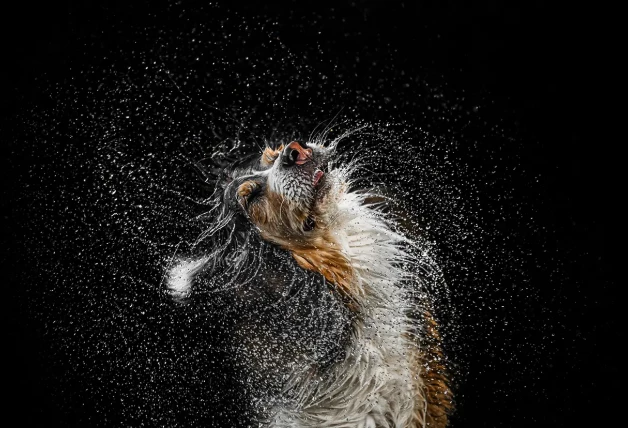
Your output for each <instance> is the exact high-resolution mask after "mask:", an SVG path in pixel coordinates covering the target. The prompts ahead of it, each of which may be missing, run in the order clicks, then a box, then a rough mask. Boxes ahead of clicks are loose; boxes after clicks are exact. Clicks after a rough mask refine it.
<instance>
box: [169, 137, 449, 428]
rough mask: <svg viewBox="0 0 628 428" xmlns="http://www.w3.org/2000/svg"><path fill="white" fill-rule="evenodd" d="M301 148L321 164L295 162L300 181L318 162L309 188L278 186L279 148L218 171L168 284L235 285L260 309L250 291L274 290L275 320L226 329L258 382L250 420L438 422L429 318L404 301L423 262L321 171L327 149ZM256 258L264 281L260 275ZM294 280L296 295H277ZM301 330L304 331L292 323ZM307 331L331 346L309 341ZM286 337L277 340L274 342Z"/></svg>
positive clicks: (441, 389)
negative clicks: (203, 219) (191, 246)
mask: <svg viewBox="0 0 628 428" xmlns="http://www.w3.org/2000/svg"><path fill="white" fill-rule="evenodd" d="M307 147H309V148H310V149H312V150H313V151H314V154H317V153H319V155H318V156H320V159H322V161H320V163H318V162H312V164H313V165H314V166H311V167H310V166H308V165H309V164H306V167H309V168H310V169H311V171H308V170H307V169H306V168H303V170H299V173H300V174H301V175H300V176H299V177H301V176H303V177H306V178H305V179H304V180H305V181H307V180H308V179H309V178H308V177H311V176H312V174H314V173H315V172H314V171H316V170H317V169H315V167H316V168H318V167H321V168H322V166H321V165H322V164H323V163H325V164H327V163H329V167H328V170H327V171H326V176H325V179H326V181H325V182H324V183H323V184H322V185H321V186H320V187H321V189H319V191H318V193H316V192H312V191H311V189H310V188H308V187H303V189H301V188H290V189H286V188H285V186H286V185H285V183H287V182H290V183H292V181H294V180H293V178H294V177H291V178H290V179H286V178H285V174H286V172H285V171H283V170H281V169H280V167H279V166H278V164H277V159H278V158H281V155H282V153H283V151H284V147H283V146H280V147H279V148H277V149H267V150H265V151H264V152H263V153H262V155H261V156H259V155H258V156H257V157H254V158H253V160H252V162H253V163H252V165H254V166H253V167H251V166H250V165H251V163H250V162H251V160H248V161H247V162H249V164H248V166H246V165H247V164H246V163H245V162H239V163H236V164H232V165H230V166H228V167H227V168H226V169H225V171H224V173H223V176H222V177H221V178H220V179H219V180H218V181H217V183H216V192H215V194H214V198H213V202H212V205H213V208H212V211H211V212H210V213H209V216H210V218H211V224H212V225H211V226H210V227H208V229H207V230H206V232H205V234H204V236H202V240H204V241H209V242H210V243H211V245H209V246H208V248H210V249H209V250H207V251H206V253H204V254H200V255H197V256H195V257H193V256H190V257H187V258H181V259H179V260H177V261H176V263H174V266H173V267H172V268H171V270H170V273H169V281H168V284H169V288H170V290H171V292H172V294H173V296H175V297H176V298H179V299H186V298H188V296H189V295H190V293H193V288H192V285H193V284H194V283H195V282H196V283H201V284H202V283H203V281H204V287H206V288H214V289H216V288H217V289H221V288H222V289H229V288H230V287H236V288H237V289H238V290H240V291H241V293H242V295H241V296H239V298H241V299H243V300H246V299H248V301H250V302H253V304H255V303H256V302H257V303H262V302H263V301H264V300H263V299H262V298H261V297H260V294H259V293H271V294H272V293H275V292H276V296H275V297H276V299H277V301H278V302H283V303H280V306H281V305H283V308H284V309H281V310H279V311H278V312H277V314H276V315H268V314H266V315H264V317H266V318H264V317H257V316H256V317H253V318H250V319H248V321H245V322H243V323H241V324H240V325H239V327H236V329H235V333H234V340H235V342H236V346H235V349H237V351H236V352H235V355H234V358H235V359H236V360H238V361H240V362H241V370H242V371H243V372H246V373H248V377H247V379H249V380H251V379H253V382H257V385H258V387H256V388H252V389H253V390H252V391H250V394H249V400H250V401H251V402H252V403H253V405H254V406H255V408H256V409H257V410H256V419H257V420H258V422H261V423H262V424H263V425H265V426H268V427H277V428H279V427H293V428H297V427H299V428H306V427H347V428H367V427H368V428H387V427H398V428H401V427H423V426H429V427H437V428H441V427H445V426H446V425H447V421H448V415H449V413H450V411H451V408H452V396H451V391H450V389H449V386H448V377H447V370H446V366H445V359H444V357H443V354H442V351H441V348H440V337H439V334H438V329H437V324H436V322H435V320H434V318H433V317H432V315H431V312H430V310H429V309H430V308H429V307H428V305H427V303H426V302H427V299H425V298H418V297H417V295H418V294H419V291H421V281H422V279H421V278H420V276H419V275H418V272H419V271H420V265H421V263H422V262H423V261H422V260H421V258H420V257H417V254H416V253H417V251H416V245H415V243H414V242H413V241H412V240H411V239H409V238H407V237H405V236H403V235H401V234H399V233H397V232H395V231H394V230H396V229H397V227H396V225H395V223H394V221H393V220H392V219H391V218H390V217H389V216H387V215H385V214H384V213H383V212H382V211H381V210H380V205H378V204H370V203H369V200H373V196H374V195H371V194H369V193H368V192H363V191H361V192H358V191H352V190H350V189H351V173H352V169H351V168H350V167H346V166H345V167H338V166H335V165H334V160H333V150H334V149H333V147H332V148H324V147H322V146H319V145H315V144H310V145H309V146H307ZM299 150H301V149H299ZM256 159H258V160H256ZM314 159H317V158H316V157H314ZM282 174H283V175H282ZM282 177H283V178H282ZM273 180H274V181H273ZM282 180H283V181H282ZM298 180H301V181H303V180H302V179H301V178H298ZM298 180H297V181H298ZM299 183H300V184H299V185H301V184H302V183H301V182H300V181H299ZM282 186H284V187H282ZM253 194H257V195H259V196H257V197H255V198H251V195H253ZM289 195H300V196H298V197H294V196H289ZM308 219H310V220H311V221H312V222H313V224H315V227H314V228H313V229H311V230H309V228H307V227H305V226H304V224H305V222H306V220H308ZM269 260H272V261H273V263H276V266H277V267H276V268H274V269H270V271H272V272H275V274H277V275H276V277H275V278H272V277H271V274H270V271H264V269H265V268H266V267H267V265H268V263H267V262H268V261H269ZM260 266H262V267H261V269H262V272H260ZM282 272H284V273H282ZM287 272H292V273H290V274H288V273H287ZM289 275H292V276H291V277H290V279H289V281H288V280H287V278H286V277H287V276H289ZM202 278H212V281H211V284H209V283H208V281H207V280H206V279H205V280H203V279H202ZM260 278H261V280H260ZM288 282H289V283H290V287H288V289H289V290H288V291H287V292H286V284H287V283H288ZM295 283H296V285H297V287H298V286H299V285H300V286H301V287H302V288H301V290H302V291H300V294H298V296H297V297H296V298H295V297H290V298H288V299H287V300H286V297H285V296H289V295H290V293H291V289H292V288H293V287H294V286H295ZM195 287H196V286H195ZM268 290H271V291H268ZM244 295H247V296H248V297H244ZM290 299H294V300H293V301H292V302H291V301H290ZM298 299H301V300H298ZM319 309H322V311H321V313H323V312H324V313H325V315H322V316H321V315H319V312H318V310H319ZM291 311H292V312H291ZM271 313H272V311H271ZM290 313H292V315H289V314H290ZM314 314H316V315H314ZM310 321H311V322H310ZM312 322H313V323H315V324H316V326H314V327H313V330H312V331H308V332H305V330H304V328H303V327H302V326H301V324H303V323H306V324H307V325H308V326H309V324H311V323H312ZM297 325H298V326H299V327H295V326H297ZM303 325H305V324H303ZM317 328H318V329H320V331H319V334H318V335H319V336H320V337H321V338H323V339H324V338H330V339H331V340H330V341H325V340H322V342H320V341H319V342H316V341H315V340H314V341H313V338H311V337H308V335H310V336H312V335H314V336H316V329H317ZM286 331H291V332H292V333H290V334H292V340H291V341H289V342H290V343H288V342H285V341H282V340H277V336H278V335H282V334H285V332H286ZM269 351H270V352H269ZM251 376H252V377H251ZM255 379H258V380H257V381H256V380H255ZM268 379H270V380H268Z"/></svg>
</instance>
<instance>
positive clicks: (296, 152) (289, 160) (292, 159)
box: [281, 141, 312, 168]
mask: <svg viewBox="0 0 628 428" xmlns="http://www.w3.org/2000/svg"><path fill="white" fill-rule="evenodd" d="M311 157H312V149H308V148H307V146H304V145H302V144H301V143H299V142H297V141H293V142H291V143H290V144H288V145H287V146H286V147H285V148H284V149H283V152H282V153H281V164H282V165H283V166H284V167H286V168H289V167H292V166H294V165H303V164H304V163H306V162H307V161H308V160H310V158H311Z"/></svg>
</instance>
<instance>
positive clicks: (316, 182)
mask: <svg viewBox="0 0 628 428" xmlns="http://www.w3.org/2000/svg"><path fill="white" fill-rule="evenodd" d="M326 169H327V165H320V166H319V167H317V168H316V170H314V174H312V187H313V189H314V196H313V197H312V203H311V204H310V208H309V214H308V216H307V217H306V219H305V221H303V231H305V232H311V231H312V230H314V229H315V228H316V224H317V223H316V214H315V211H316V210H315V208H316V204H317V203H318V201H319V200H321V199H322V197H324V195H325V191H326V186H325V184H326V177H327V171H326Z"/></svg>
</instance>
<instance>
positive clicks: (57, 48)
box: [0, 1, 623, 427]
mask: <svg viewBox="0 0 628 428" xmlns="http://www.w3.org/2000/svg"><path fill="white" fill-rule="evenodd" d="M50 3H53V2H50ZM15 6H17V10H14V11H13V12H11V13H8V12H5V13H4V14H3V20H2V21H3V22H2V27H3V28H2V34H3V35H2V45H3V50H2V52H1V53H0V55H1V57H2V59H3V67H2V71H1V76H2V77H1V81H2V86H1V91H2V92H1V93H0V96H1V98H2V117H3V128H4V129H3V131H6V133H5V134H4V135H6V136H7V137H6V138H4V141H3V142H2V145H3V147H2V148H3V150H5V151H6V153H5V154H4V155H3V162H4V163H6V165H5V166H3V170H2V179H3V184H4V186H3V187H4V189H3V203H5V204H6V208H7V212H8V214H7V215H5V220H4V222H3V223H4V225H3V226H4V227H5V228H6V232H7V234H6V236H7V237H9V240H8V245H5V246H3V250H4V257H3V258H4V260H3V262H8V263H7V266H8V268H5V269H8V271H9V272H13V273H10V274H9V275H8V278H7V281H9V284H8V285H7V287H8V288H9V289H10V290H11V291H10V292H9V293H8V296H7V298H6V299H5V302H4V304H3V310H2V312H3V327H4V329H3V334H4V336H5V338H4V339H3V341H4V346H3V348H4V353H5V355H6V354H8V356H9V363H5V364H4V365H3V368H2V371H3V382H2V384H3V389H4V390H5V394H4V395H5V396H7V395H8V396H9V397H10V400H9V401H8V402H7V401H4V402H3V405H6V406H7V407H6V410H5V413H4V415H5V416H6V415H11V416H10V417H14V416H15V417H16V420H19V419H21V418H26V421H28V422H23V423H22V424H21V425H22V426H57V424H56V422H57V421H59V425H58V426H67V425H66V424H65V422H63V421H65V420H67V418H66V416H63V414H62V411H61V410H59V409H58V408H57V406H56V404H53V403H56V402H57V401H55V400H53V399H52V398H51V397H50V396H49V395H50V394H51V393H50V392H49V390H48V389H46V388H44V387H43V383H42V382H43V379H44V378H45V373H46V371H47V361H46V359H45V357H41V356H40V355H45V352H44V351H45V348H46V346H47V342H46V339H45V338H44V337H42V336H41V330H39V329H38V326H37V324H36V323H34V322H31V321H30V319H29V315H28V313H27V312H24V311H22V310H21V309H20V306H19V305H18V304H17V303H16V299H19V298H20V296H21V294H20V275H19V271H20V269H28V268H29V266H24V265H21V264H20V260H15V258H14V257H13V255H14V254H15V253H14V252H13V246H14V245H16V244H17V243H18V242H19V241H20V240H21V239H22V237H21V236H20V233H22V232H21V231H22V230H23V229H20V228H19V225H20V218H18V216H17V214H16V212H15V210H12V205H11V204H12V201H13V200H15V199H16V198H17V197H18V196H19V192H20V183H22V182H24V181H28V177H24V171H25V170H26V168H25V165H24V163H25V162H27V159H26V157H24V156H22V155H19V150H17V146H19V145H20V144H21V143H20V138H19V135H20V134H19V130H16V129H17V128H18V127H16V125H15V123H14V121H15V120H16V118H17V117H23V116H16V114H23V111H24V109H26V108H30V107H32V106H33V105H35V106H41V105H44V106H45V104H46V103H47V102H49V101H48V100H47V99H46V97H45V96H44V95H43V92H42V89H41V88H42V84H41V82H42V80H45V81H46V82H52V83H55V82H61V83H62V84H63V82H64V81H67V79H68V78H69V76H72V75H73V73H76V71H75V70H76V69H72V65H73V64H76V63H79V64H83V65H84V64H86V63H87V64H89V62H90V59H89V57H90V53H93V55H94V56H97V55H98V54H99V53H100V52H101V51H100V49H102V50H107V49H108V48H111V49H113V48H115V47H116V46H118V45H123V44H124V43H126V41H125V40H122V36H118V38H116V37H117V36H116V33H115V32H108V28H109V25H110V23H111V22H117V23H119V26H120V27H121V28H125V26H131V25H133V26H141V25H142V24H141V23H142V22H143V21H144V20H148V19H149V18H148V17H147V15H148V13H147V12H148V11H150V12H151V13H155V14H157V15H159V10H160V8H159V7H157V6H151V7H148V6H147V5H143V4H138V5H135V6H132V5H127V4H117V3H115V2H98V3H94V4H85V3H83V2H64V3H63V4H49V3H46V4H35V3H30V2H20V3H19V4H17V5H15ZM231 8H232V9H233V10H237V11H238V13H240V14H241V15H242V16H250V17H253V16H256V15H257V14H266V15H267V16H268V15H270V16H277V19H278V21H279V22H280V23H281V25H280V26H279V31H280V33H281V32H282V31H283V33H282V36H284V37H285V38H286V39H289V42H288V43H289V44H290V47H291V49H293V50H294V51H295V52H296V53H297V55H298V52H299V46H300V45H301V44H309V43H314V42H315V40H316V41H318V42H319V43H321V44H322V45H323V46H324V52H325V53H324V54H323V56H325V55H327V56H329V57H333V58H334V61H336V62H337V63H339V64H340V66H341V67H342V66H347V67H349V66H348V64H349V63H350V62H351V61H352V59H351V58H349V57H343V54H342V53H343V52H345V51H346V50H347V49H365V50H366V51H369V49H368V46H388V47H393V48H394V50H395V51H396V54H395V56H394V58H396V61H400V63H399V64H398V68H399V69H404V70H407V71H408V72H409V73H413V72H414V73H417V74H421V75H422V76H423V77H424V78H425V79H427V80H429V81H431V82H436V83H437V84H439V85H442V86H446V87H447V88H448V90H450V91H452V92H456V93H460V91H463V92H464V93H465V97H466V100H467V101H466V102H467V104H466V106H467V107H466V108H472V107H470V106H473V105H474V104H478V105H480V106H481V107H482V110H483V111H484V113H483V123H484V125H483V126H485V131H486V132H487V133H488V132H489V131H488V130H490V129H492V128H493V127H494V126H498V127H500V129H503V131H501V133H500V135H501V136H506V137H512V138H513V139H515V140H516V141H517V146H516V149H512V148H510V146H509V143H508V142H507V138H498V137H494V136H493V137H491V138H485V139H483V140H481V143H480V144H479V145H476V146H475V147H474V148H473V149H472V150H473V157H470V158H469V160H468V162H469V165H470V166H471V168H472V169H473V168H474V169H476V170H479V171H484V170H488V169H490V167H491V165H493V164H498V165H500V166H501V167H500V168H497V169H496V172H495V174H497V178H498V179H497V180H496V181H495V182H500V180H499V177H500V174H501V176H502V177H503V179H504V180H502V181H501V184H500V185H497V186H495V187H490V188H489V186H487V188H486V189H485V191H486V192H488V193H491V192H492V193H493V194H499V193H500V192H501V191H505V190H509V191H510V190H512V195H514V198H515V202H516V203H520V204H521V205H522V206H524V207H527V208H524V214H525V215H531V216H532V217H533V218H534V219H533V222H531V223H526V222H511V223H509V222H506V224H505V226H504V227H512V225H516V227H518V228H519V229H518V230H510V231H508V233H507V234H505V236H508V237H510V238H511V239H509V240H507V242H506V243H505V244H504V245H505V246H506V247H508V246H511V247H512V248H516V249H517V252H518V254H527V255H528V256H529V258H528V260H525V261H524V262H522V263H521V268H522V269H526V270H527V272H526V274H525V276H526V278H529V279H530V281H531V283H532V284H533V285H532V287H533V288H534V290H535V294H534V295H535V299H534V301H532V302H522V301H516V299H515V300H514V301H513V300H512V299H506V300H505V301H506V302H507V303H506V307H505V308H503V309H500V310H495V311H493V312H491V311H490V310H489V312H490V313H489V314H487V313H486V312H482V311H481V310H479V309H478V310H476V311H471V313H469V314H467V320H468V321H469V323H470V324H471V325H482V323H483V321H485V318H486V317H489V316H497V317H500V316H501V317H503V318H504V319H508V320H510V321H511V322H514V324H517V325H526V326H527V327H526V328H525V329H524V330H523V331H509V330H508V329H501V330H495V331H493V332H491V333H489V334H488V335H487V336H486V337H483V338H482V337H481V336H482V333H481V332H477V331H476V332H475V334H477V335H478V336H479V337H480V338H475V339H474V340H470V339H469V340H468V342H467V343H468V345H469V346H471V347H472V349H469V350H468V355H467V356H466V357H464V358H462V360H464V363H461V364H462V366H463V367H464V370H465V371H466V374H465V375H464V376H462V380H461V381H460V383H459V386H458V388H459V397H462V398H460V399H459V403H458V412H457V413H456V415H455V417H454V426H457V427H462V426H487V427H493V426H505V427H507V426H600V425H602V424H603V423H608V422H610V421H612V420H614V419H615V416H614V415H615V414H616V413H617V412H621V407H620V406H619V401H618V395H619V393H618V390H619V377H620V373H619V367H618V351H617V347H618V345H619V344H621V343H622V337H621V336H620V335H621V333H619V332H618V330H619V329H618V318H619V311H620V303H619V298H618V296H617V295H616V294H615V292H616V283H615V282H614V278H613V272H614V269H615V267H616V264H615V263H616V262H617V261H618V257H617V255H616V253H614V251H613V249H614V248H616V244H617V243H618V241H619V234H618V232H617V228H618V224H619V223H618V222H617V218H618V216H619V214H618V212H619V202H616V201H617V200H619V199H620V198H622V196H623V194H622V193H620V186H619V176H620V169H619V167H620V166H619V162H620V160H619V155H618V153H617V152H616V151H615V150H616V141H613V140H610V139H609V138H608V137H607V135H606V127H607V126H609V125H608V122H610V121H611V119H610V117H612V116H607V115H606V113H607V109H608V107H607V105H606V104H604V103H602V100H601V98H599V97H598V96H597V94H599V93H604V92H606V91H607V90H608V82H607V78H608V77H609V76H607V70H609V69H610V68H612V67H610V65H609V62H608V60H607V58H606V57H605V53H604V50H603V49H602V48H603V47H606V45H607V44H608V43H609V40H608V39H607V38H606V36H605V35H604V34H605V33H602V36H601V35H600V34H601V33H600V32H599V30H598V27H597V26H596V24H597V16H595V15H594V14H593V13H592V11H590V10H586V9H584V8H576V6H574V5H569V6H559V5H552V6H549V5H547V4H546V2H508V5H505V4H501V3H500V2H490V1H482V2H477V3H476V4H474V5H472V6H471V5H467V4H464V3H463V2H459V1H451V2H423V1H420V2H406V3H398V2H384V1H356V2H345V1H339V2H334V5H333V9H332V6H331V5H329V6H328V5H324V4H322V3H320V2H315V3H308V4H304V3H303V2H281V3H274V4H273V5H262V4H258V5H244V4H239V5H235V6H231ZM313 14H316V15H320V20H319V22H318V23H317V24H316V25H313V24H311V23H310V22H309V21H308V20H310V19H311V17H312V16H313ZM342 18H345V21H344V22H343V21H342ZM166 21H167V20H166ZM166 21H165V22H166ZM165 25H167V22H166V24H165ZM319 28H323V29H324V30H325V31H324V33H323V34H322V35H321V34H317V33H316V29H319ZM299 30H301V31H299ZM347 31H349V32H353V34H357V35H354V36H352V37H350V38H347V37H345V36H344V34H345V33H346V32H347ZM103 34H104V36H103ZM85 40H91V41H94V40H96V41H97V42H98V43H96V44H94V43H92V44H90V45H89V46H91V48H88V49H86V48H85V47H84V46H85ZM95 46H99V47H95ZM90 49H91V51H90ZM387 49H389V50H390V48H387ZM386 52H387V50H386V49H379V50H378V49H374V50H373V58H374V60H379V61H385V60H387V58H386V55H385V53H386ZM85 58H87V59H85ZM400 58H402V59H403V61H402V60H401V59H400ZM98 60H100V58H98V59H94V60H93V61H94V62H97V61H98ZM393 68H394V67H393ZM360 73H362V74H360ZM365 73H369V74H370V76H365V75H364V74H365ZM373 74H376V75H377V76H376V77H377V78H381V79H384V80H386V79H387V78H389V77H392V71H391V68H381V69H374V68H368V67H365V68H359V67H358V68H357V74H356V76H355V78H354V80H353V81H352V80H351V79H348V81H349V83H351V84H354V85H356V86H358V87H359V86H360V84H361V83H362V82H364V81H367V80H368V79H370V78H373ZM400 94H401V93H400ZM399 96H401V97H402V96H403V94H401V95H399ZM344 101H345V102H346V100H344ZM392 102H393V103H394V100H393V101H392ZM415 108H416V109H417V110H418V109H420V106H418V107H415ZM417 110H413V109H412V108H408V107H406V111H403V112H401V113H402V114H414V113H417ZM424 125H425V126H427V127H428V128H429V126H430V124H429V123H427V124H424ZM444 126H445V125H443V124H442V123H438V124H437V123H434V124H433V127H432V129H431V130H430V131H432V132H435V133H437V134H438V133H441V134H446V133H447V131H446V129H444ZM474 132H476V133H478V135H479V134H482V132H484V131H483V128H482V126H479V127H478V128H477V129H476V131H474ZM470 150H471V149H470ZM400 155H402V156H403V155H404V153H403V151H402V152H401V153H400ZM513 168H519V169H520V170H524V171H525V174H524V178H521V179H516V178H513V177H514V176H513V175H512V173H511V172H512V169H513ZM530 178H537V179H538V180H536V181H537V183H538V185H537V186H528V184H529V181H528V180H529V179H530ZM500 186H501V187H500ZM486 200H487V201H488V202H485V203H486V204H490V203H494V204H495V206H494V207H491V206H485V209H486V211H487V212H492V208H494V211H495V212H498V211H499V209H498V208H502V211H501V212H504V211H503V206H504V203H503V202H500V203H497V202H495V201H496V200H497V199H491V198H487V199H486ZM490 201H493V202H490ZM498 205H499V207H498ZM505 215H506V216H516V215H518V212H517V213H515V212H514V209H513V211H512V212H509V211H508V209H506V211H505ZM484 221H485V222H486V223H485V225H486V224H489V223H490V222H491V217H490V215H488V216H486V217H485V220H484ZM495 221H497V215H496V218H495ZM528 224H534V227H531V228H528V227H526V225H528ZM489 251H490V250H489ZM502 269H503V267H502ZM15 272H17V274H15ZM491 275H492V276H493V278H492V280H493V281H495V282H499V281H500V278H512V276H514V275H516V274H515V273H512V272H508V273H504V272H501V271H496V272H494V273H492V274H491ZM470 290H471V289H469V290H467V291H466V292H465V293H467V294H466V295H465V294H462V295H461V296H458V298H459V299H462V298H469V299H470V300H472V301H474V302H477V301H479V300H481V297H478V295H474V294H473V291H470ZM491 298H494V299H498V298H499V295H498V294H495V295H488V299H491ZM522 299H523V297H522ZM508 302H509V303H508ZM461 306H462V305H461ZM488 306H489V307H491V306H492V305H491V302H490V301H489V303H488ZM493 306H495V307H497V305H493ZM491 314H492V315H491ZM4 318H6V319H4ZM462 330H463V333H464V334H470V333H471V332H472V331H473V328H469V329H466V330H465V329H464V328H463V329H462ZM459 342H462V343H464V342H465V340H464V338H463V339H459ZM535 347H536V349H534V350H531V348H535ZM42 352H43V354H42ZM458 352H459V351H458ZM512 355H515V358H514V360H516V365H515V366H513V364H514V363H513V364H511V363H510V361H509V357H511V356H512ZM6 379H8V381H7V380H6ZM77 397H80V391H71V392H67V397H65V399H67V400H75V401H76V402H80V398H77ZM57 398H58V397H57ZM81 412H84V413H86V414H89V409H87V410H85V409H82V410H81ZM64 418H66V419H64ZM22 420H23V421H24V419H22ZM69 420H72V419H71V418H70V419H69ZM93 420H94V421H98V415H96V414H94V415H93ZM84 423H85V422H82V424H81V426H85V425H84ZM94 424H95V425H101V424H102V421H99V422H98V423H96V422H94Z"/></svg>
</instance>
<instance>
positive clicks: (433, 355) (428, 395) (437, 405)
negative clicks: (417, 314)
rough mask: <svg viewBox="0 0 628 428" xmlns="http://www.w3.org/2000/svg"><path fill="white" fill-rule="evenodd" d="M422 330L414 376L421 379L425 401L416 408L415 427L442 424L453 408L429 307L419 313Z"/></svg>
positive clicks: (437, 427) (438, 337)
mask: <svg viewBox="0 0 628 428" xmlns="http://www.w3.org/2000/svg"><path fill="white" fill-rule="evenodd" d="M422 318H423V321H424V326H425V334H423V335H422V336H421V338H420V339H419V353H418V355H417V360H418V361H417V368H418V370H419V373H418V374H417V375H418V376H417V379H421V381H422V382H421V383H422V386H419V387H422V389H423V393H424V395H425V399H426V401H427V406H426V408H425V409H417V413H416V416H415V427H416V428H419V427H424V426H425V427H430V428H445V427H446V426H447V423H448V422H449V415H450V413H451V411H452V410H453V401H452V398H453V396H452V393H451V389H450V388H449V379H448V373H447V367H446V366H445V356H444V355H443V351H442V348H441V346H440V343H441V338H440V334H439V333H438V324H437V323H436V320H435V319H434V317H433V316H432V314H431V313H430V311H429V310H426V311H425V312H424V313H423V317H422Z"/></svg>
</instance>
